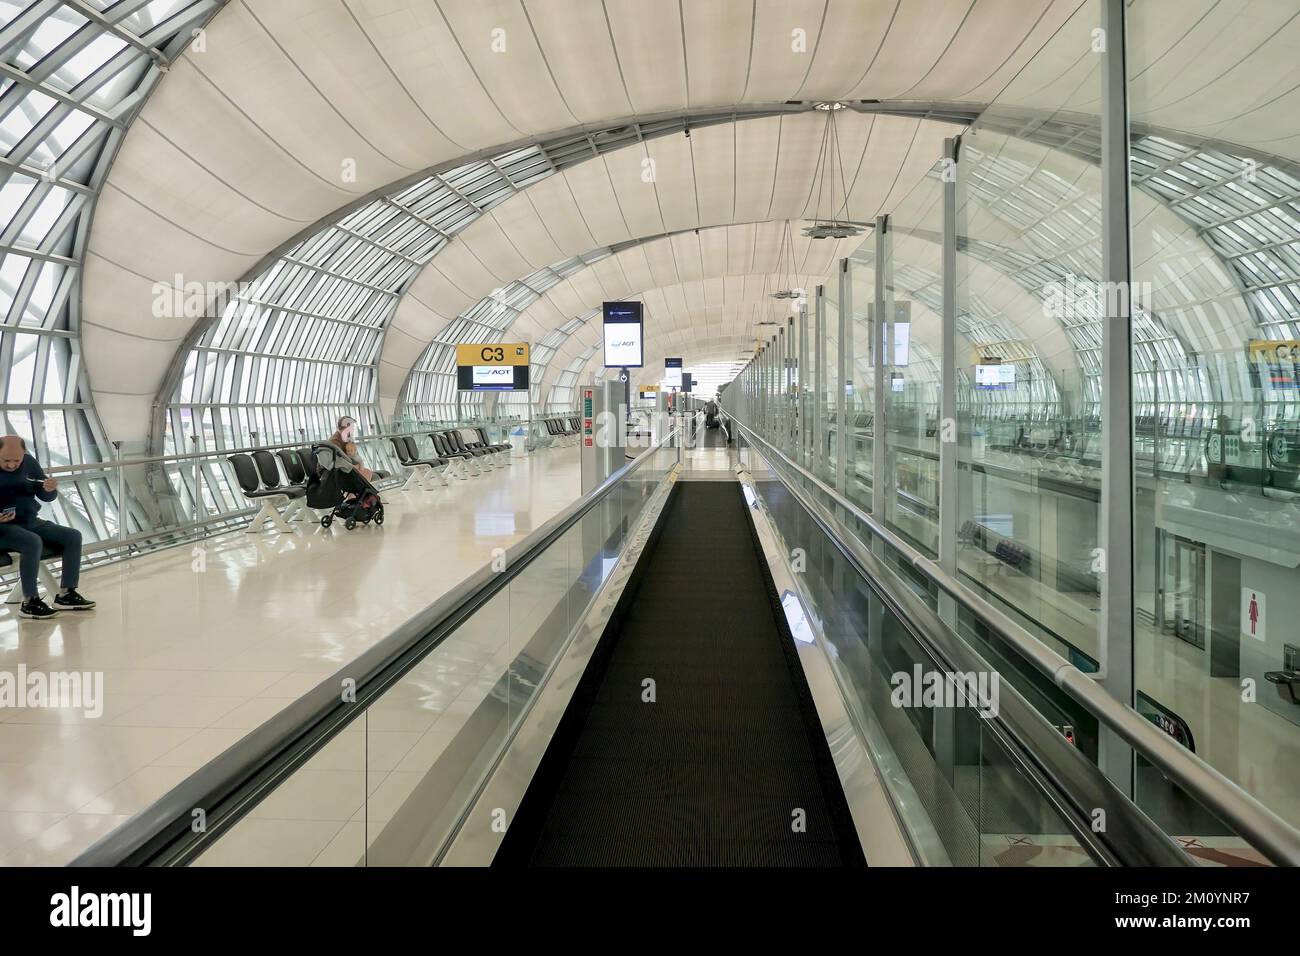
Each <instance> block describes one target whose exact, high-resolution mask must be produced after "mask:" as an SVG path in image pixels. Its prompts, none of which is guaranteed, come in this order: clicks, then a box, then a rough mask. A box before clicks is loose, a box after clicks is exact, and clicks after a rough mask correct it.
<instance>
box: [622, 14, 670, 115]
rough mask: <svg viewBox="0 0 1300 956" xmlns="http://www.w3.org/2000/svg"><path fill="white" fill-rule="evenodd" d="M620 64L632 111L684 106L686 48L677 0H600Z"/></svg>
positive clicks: (665, 109) (659, 110)
mask: <svg viewBox="0 0 1300 956" xmlns="http://www.w3.org/2000/svg"><path fill="white" fill-rule="evenodd" d="M604 5H605V15H606V17H608V19H609V30H610V33H611V34H612V35H613V37H614V43H615V45H616V46H617V47H618V57H619V69H620V72H621V73H622V78H623V83H624V85H625V86H626V87H627V92H628V99H630V100H631V101H632V107H633V109H634V110H635V111H636V112H637V113H643V114H644V113H651V114H653V113H661V112H665V111H667V110H673V109H681V108H683V107H685V106H686V104H687V98H686V51H685V49H684V39H683V36H682V21H681V17H680V16H679V15H678V10H679V9H680V5H679V4H664V3H646V2H645V0H604Z"/></svg>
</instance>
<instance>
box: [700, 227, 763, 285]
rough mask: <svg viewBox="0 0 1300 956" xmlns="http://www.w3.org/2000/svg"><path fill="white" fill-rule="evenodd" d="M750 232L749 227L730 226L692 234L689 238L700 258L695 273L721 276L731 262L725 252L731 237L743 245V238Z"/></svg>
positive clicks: (751, 229)
mask: <svg viewBox="0 0 1300 956" xmlns="http://www.w3.org/2000/svg"><path fill="white" fill-rule="evenodd" d="M752 232H753V227H751V226H731V227H728V228H726V229H704V230H701V231H700V232H699V233H692V234H691V238H693V239H694V240H695V246H696V248H697V249H698V251H699V257H700V265H699V267H698V268H697V269H696V270H695V272H696V273H698V274H702V275H722V274H723V273H725V272H727V270H728V266H729V264H730V262H731V258H730V256H728V254H727V250H728V247H729V246H730V245H731V242H732V238H733V236H734V239H735V241H736V242H738V243H743V242H744V241H745V238H744V237H745V236H747V235H751V234H752Z"/></svg>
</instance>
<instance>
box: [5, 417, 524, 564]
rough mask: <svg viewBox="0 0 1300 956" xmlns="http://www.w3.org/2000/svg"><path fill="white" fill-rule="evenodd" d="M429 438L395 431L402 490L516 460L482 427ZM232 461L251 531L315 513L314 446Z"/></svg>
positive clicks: (257, 452)
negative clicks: (427, 447) (310, 502)
mask: <svg viewBox="0 0 1300 956" xmlns="http://www.w3.org/2000/svg"><path fill="white" fill-rule="evenodd" d="M427 437H428V438H429V439H430V440H431V441H432V443H433V448H434V451H435V454H434V455H432V456H426V455H422V454H421V453H420V450H419V444H418V438H417V437H416V436H412V435H394V436H391V437H390V439H389V440H390V441H391V442H392V444H393V449H394V451H396V452H397V460H398V461H399V462H401V463H402V465H403V466H405V467H407V468H409V469H411V473H410V475H409V476H408V477H407V480H406V483H405V484H403V485H402V490H411V489H425V490H429V489H431V488H432V485H429V484H426V482H427V481H428V480H429V478H431V477H436V478H438V479H439V480H440V481H441V483H442V484H443V485H447V484H450V481H449V480H448V478H461V479H466V478H469V477H471V476H473V475H481V474H483V473H484V471H485V470H490V469H492V468H494V467H495V466H496V465H508V464H510V449H511V446H510V445H508V444H493V443H491V442H489V441H488V437H487V433H486V432H485V431H484V430H483V429H482V428H452V429H447V430H445V431H440V432H431V433H429V435H428V436H427ZM226 460H227V461H228V462H229V463H230V467H231V468H232V469H233V470H234V473H235V480H236V481H237V482H239V487H240V490H241V491H242V492H243V494H244V497H245V498H246V499H248V501H249V502H250V503H252V504H257V505H258V506H259V508H258V511H257V513H256V514H254V515H253V518H252V520H250V521H249V523H248V526H247V527H246V528H245V529H244V530H245V531H247V532H249V533H250V534H253V533H256V532H258V531H261V530H262V528H263V526H264V524H265V523H266V522H267V521H270V522H271V524H272V526H273V527H274V528H276V529H277V530H280V531H292V530H293V528H292V526H290V524H289V522H290V521H299V520H304V519H305V518H307V517H308V516H309V515H310V514H311V510H310V509H309V508H308V507H307V483H308V482H309V481H310V480H311V479H312V478H314V477H315V476H316V474H317V469H318V465H317V462H316V455H315V453H314V452H313V451H312V449H311V447H310V446H304V447H302V448H281V449H277V450H276V451H275V452H274V453H272V452H271V451H270V450H269V449H265V448H259V449H255V450H253V451H251V452H240V453H238V454H234V455H229V456H227V458H226ZM0 566H3V565H2V564H0Z"/></svg>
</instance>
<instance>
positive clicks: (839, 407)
mask: <svg viewBox="0 0 1300 956" xmlns="http://www.w3.org/2000/svg"><path fill="white" fill-rule="evenodd" d="M848 274H849V260H848V259H841V260H840V268H839V276H838V277H837V280H838V282H839V284H840V286H839V290H840V297H839V303H840V307H839V309H838V314H839V329H838V331H837V333H836V334H837V335H838V336H839V338H838V339H837V341H838V342H839V348H838V349H836V352H835V355H836V362H835V368H836V371H837V373H838V374H837V375H836V383H835V385H836V388H835V490H836V491H838V492H839V493H840V494H842V495H843V494H846V493H847V492H846V490H845V489H846V482H845V479H846V476H847V473H848V470H847V464H848V445H849V429H848V424H847V422H846V421H845V416H846V415H847V413H848V408H847V406H848V394H847V389H846V388H845V385H846V383H847V382H848V371H847V369H848V367H849V348H848V344H849V340H848V334H847V332H846V331H845V330H846V329H847V328H848V326H849V315H848V310H847V309H846V308H845V307H844V306H845V301H844V296H845V284H846V283H845V279H846V278H847V277H848Z"/></svg>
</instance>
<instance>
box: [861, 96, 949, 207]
mask: <svg viewBox="0 0 1300 956" xmlns="http://www.w3.org/2000/svg"><path fill="white" fill-rule="evenodd" d="M901 122H915V123H917V124H918V125H916V126H915V130H916V132H915V135H914V136H913V137H912V139H911V141H910V143H909V145H908V149H907V152H906V155H905V157H903V158H902V162H901V164H899V163H898V155H897V153H896V152H895V151H894V150H891V149H889V148H888V147H886V149H885V152H886V153H887V154H888V153H893V154H894V157H895V158H894V159H893V160H892V161H887V164H886V168H891V167H892V168H893V169H894V170H896V172H895V174H894V179H893V180H892V182H891V184H890V189H889V192H887V193H886V194H885V195H884V197H883V198H882V199H881V200H880V204H879V206H877V214H879V213H884V212H888V211H889V210H891V209H894V208H896V207H897V206H898V204H899V203H900V202H902V201H903V199H904V198H905V197H906V196H907V194H908V193H910V192H911V191H912V190H913V188H915V186H916V184H917V183H918V182H920V181H921V179H922V177H924V176H925V174H926V173H928V172H929V171H930V170H931V169H933V168H934V167H935V165H936V164H937V163H938V162H939V160H940V158H941V157H942V156H943V141H944V138H945V137H947V136H951V135H953V129H952V127H948V128H947V129H944V128H943V127H942V126H939V125H938V124H935V123H926V122H919V121H911V120H901ZM872 140H873V141H875V140H876V137H874V136H873V137H872ZM891 140H892V141H893V142H899V143H901V141H902V140H901V137H898V138H896V139H895V138H893V137H891ZM888 141H890V140H887V142H888ZM851 208H852V209H853V213H854V215H855V216H856V215H857V211H858V207H857V206H856V205H854V206H853V207H851Z"/></svg>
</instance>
